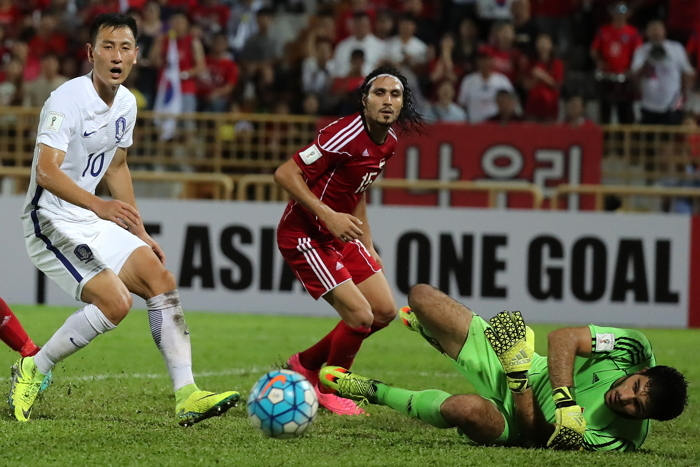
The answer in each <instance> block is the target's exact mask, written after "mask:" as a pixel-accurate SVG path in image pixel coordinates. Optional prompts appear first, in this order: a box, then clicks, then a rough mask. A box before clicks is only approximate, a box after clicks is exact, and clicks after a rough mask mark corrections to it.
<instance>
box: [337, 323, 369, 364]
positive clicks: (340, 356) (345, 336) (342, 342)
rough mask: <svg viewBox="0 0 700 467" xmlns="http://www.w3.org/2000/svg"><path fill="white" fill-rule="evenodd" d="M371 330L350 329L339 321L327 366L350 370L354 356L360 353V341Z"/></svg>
mask: <svg viewBox="0 0 700 467" xmlns="http://www.w3.org/2000/svg"><path fill="white" fill-rule="evenodd" d="M370 332H371V328H351V327H350V326H348V325H347V324H345V321H341V322H340V324H338V326H337V327H336V328H335V333H334V334H333V342H331V351H330V353H329V354H328V365H333V366H342V367H343V368H350V366H352V362H353V361H354V360H355V355H357V352H359V351H360V346H361V345H362V341H363V340H365V339H366V338H367V336H368V335H369V333H370Z"/></svg>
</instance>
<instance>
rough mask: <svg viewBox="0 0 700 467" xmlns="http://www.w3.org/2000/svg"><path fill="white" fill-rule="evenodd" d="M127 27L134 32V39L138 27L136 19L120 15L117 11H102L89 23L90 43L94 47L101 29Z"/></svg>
mask: <svg viewBox="0 0 700 467" xmlns="http://www.w3.org/2000/svg"><path fill="white" fill-rule="evenodd" d="M123 28H129V29H131V32H132V33H133V34H134V40H136V39H138V38H139V28H138V26H136V20H135V19H134V18H132V17H131V16H127V15H122V14H119V13H103V14H101V15H97V16H96V17H95V19H94V20H93V21H92V24H91V25H90V44H92V46H93V47H94V46H95V45H96V44H95V42H96V41H97V35H98V34H99V33H100V31H101V30H102V29H123Z"/></svg>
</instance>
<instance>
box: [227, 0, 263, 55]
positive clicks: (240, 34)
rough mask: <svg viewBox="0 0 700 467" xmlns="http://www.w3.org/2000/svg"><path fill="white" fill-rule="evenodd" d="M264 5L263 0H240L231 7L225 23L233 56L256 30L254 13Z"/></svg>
mask: <svg viewBox="0 0 700 467" xmlns="http://www.w3.org/2000/svg"><path fill="white" fill-rule="evenodd" d="M263 6H264V2H263V0H240V1H237V2H235V3H234V4H233V6H232V7H231V15H230V16H229V20H228V24H227V28H226V29H227V32H228V43H229V46H230V47H231V49H233V53H234V58H236V59H238V57H237V55H236V54H238V53H239V52H240V51H241V50H243V46H244V45H245V43H246V41H247V40H248V38H249V37H250V36H252V35H253V34H255V33H256V32H258V26H257V23H256V13H257V12H258V10H260V9H261V8H262V7H263Z"/></svg>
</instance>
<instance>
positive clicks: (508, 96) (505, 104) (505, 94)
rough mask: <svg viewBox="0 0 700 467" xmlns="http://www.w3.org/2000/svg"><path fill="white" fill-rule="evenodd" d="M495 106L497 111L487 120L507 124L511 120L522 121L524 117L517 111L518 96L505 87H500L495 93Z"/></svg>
mask: <svg viewBox="0 0 700 467" xmlns="http://www.w3.org/2000/svg"><path fill="white" fill-rule="evenodd" d="M496 107H497V108H498V113H496V115H494V116H493V117H491V118H489V119H488V121H489V122H496V123H500V124H501V125H507V124H509V123H512V122H522V121H524V120H525V119H524V118H523V117H522V115H520V114H519V113H518V96H517V95H516V94H515V93H514V92H512V91H508V90H506V89H501V90H499V91H498V92H497V93H496Z"/></svg>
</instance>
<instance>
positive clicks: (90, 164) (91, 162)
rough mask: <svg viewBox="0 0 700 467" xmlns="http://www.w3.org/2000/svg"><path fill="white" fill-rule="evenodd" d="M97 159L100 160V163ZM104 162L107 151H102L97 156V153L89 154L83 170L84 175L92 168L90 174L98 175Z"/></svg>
mask: <svg viewBox="0 0 700 467" xmlns="http://www.w3.org/2000/svg"><path fill="white" fill-rule="evenodd" d="M97 161H99V165H98V162H97ZM104 164H105V153H104V152H101V153H99V154H98V155H97V156H95V153H94V152H93V153H92V154H90V155H88V160H87V164H86V165H85V170H83V175H82V176H83V177H84V176H85V174H86V173H88V170H90V175H92V176H93V177H97V176H98V175H100V173H101V172H102V168H103V166H104Z"/></svg>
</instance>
